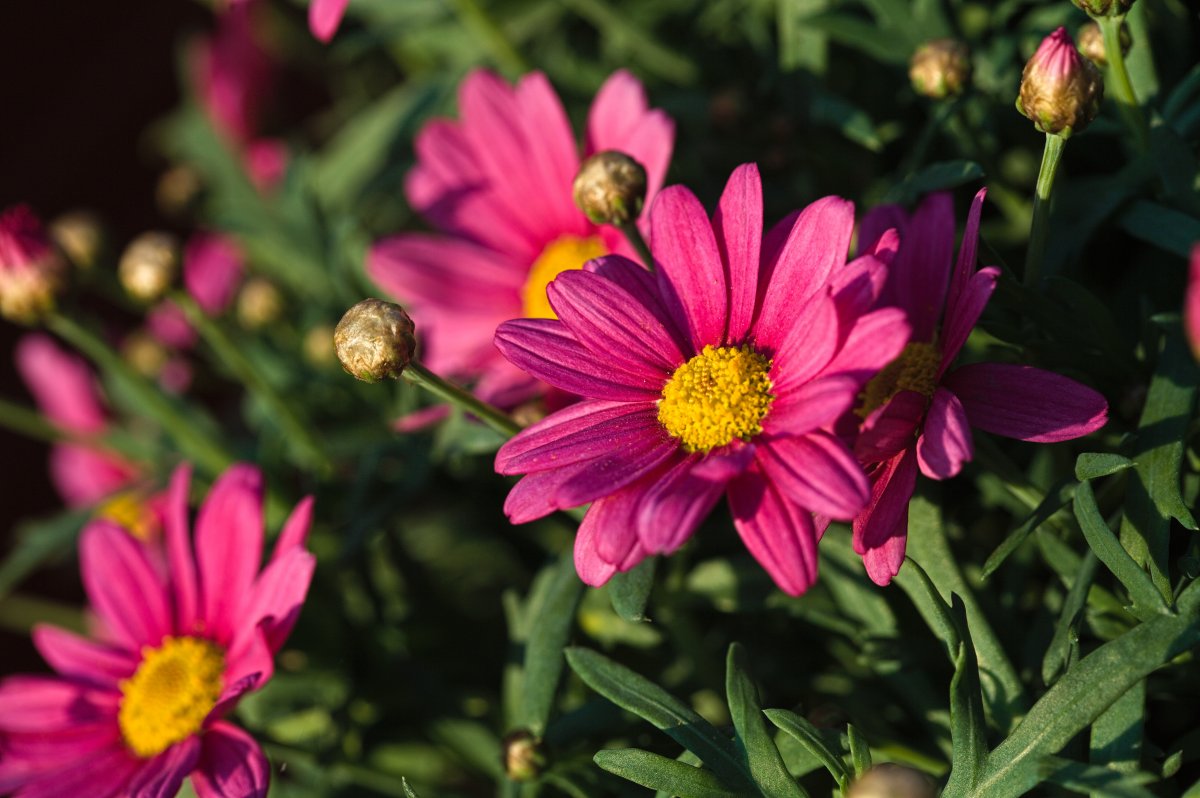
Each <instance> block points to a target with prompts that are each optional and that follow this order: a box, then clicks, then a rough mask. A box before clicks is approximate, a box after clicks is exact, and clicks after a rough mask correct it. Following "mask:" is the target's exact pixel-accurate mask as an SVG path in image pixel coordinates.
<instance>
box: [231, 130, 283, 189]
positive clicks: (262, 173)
mask: <svg viewBox="0 0 1200 798" xmlns="http://www.w3.org/2000/svg"><path fill="white" fill-rule="evenodd" d="M291 158H292V154H291V151H290V150H289V149H288V145H287V142H286V141H283V140H282V139H271V138H257V139H254V140H253V141H251V142H249V143H248V144H247V145H246V153H245V155H244V156H243V157H242V167H243V168H244V169H245V170H246V176H247V177H249V178H250V182H251V183H253V184H254V187H255V188H256V189H258V192H259V193H260V194H270V193H271V192H273V191H275V189H277V188H279V186H280V185H281V184H282V183H283V179H284V178H285V177H287V170H288V164H289V163H290V162H291Z"/></svg>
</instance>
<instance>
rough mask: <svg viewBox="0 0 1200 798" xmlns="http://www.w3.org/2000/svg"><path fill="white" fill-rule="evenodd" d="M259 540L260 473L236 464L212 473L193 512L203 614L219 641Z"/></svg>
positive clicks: (256, 560) (240, 597)
mask: <svg viewBox="0 0 1200 798" xmlns="http://www.w3.org/2000/svg"><path fill="white" fill-rule="evenodd" d="M262 544H263V480H262V473H261V472H260V471H259V470H258V469H257V468H255V467H254V466H251V465H247V464H244V463H239V464H237V465H233V466H231V467H229V468H228V469H226V470H225V473H223V474H221V476H220V477H218V478H217V481H216V482H215V483H214V484H213V486H212V489H211V490H210V491H209V493H208V498H206V499H205V500H204V504H203V505H202V506H201V507H200V513H199V514H198V515H197V516H196V565H197V567H198V568H197V570H198V574H199V577H200V592H201V607H202V617H203V618H204V620H205V621H206V624H207V628H208V629H209V630H210V633H211V634H212V635H213V636H214V637H215V639H216V640H217V641H218V642H221V643H224V644H227V643H228V642H229V640H230V639H231V638H232V635H233V631H234V629H235V625H236V622H237V617H236V613H237V610H238V608H239V607H241V606H242V602H243V601H245V598H246V594H247V593H249V592H250V586H251V585H252V584H253V583H254V577H255V576H256V575H257V574H258V569H259V566H260V565H261V563H262Z"/></svg>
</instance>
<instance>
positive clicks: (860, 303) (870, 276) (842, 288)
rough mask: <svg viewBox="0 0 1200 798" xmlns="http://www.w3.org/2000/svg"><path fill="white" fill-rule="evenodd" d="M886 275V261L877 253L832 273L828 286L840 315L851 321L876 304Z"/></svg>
mask: <svg viewBox="0 0 1200 798" xmlns="http://www.w3.org/2000/svg"><path fill="white" fill-rule="evenodd" d="M888 233H889V234H894V233H895V231H894V230H889V231H888ZM885 238H886V239H887V241H895V240H897V239H895V238H894V236H892V235H889V236H885ZM887 241H885V240H881V241H880V243H881V245H882V244H886V243H887ZM884 254H887V253H884ZM887 274H888V266H887V262H886V261H884V260H881V259H880V258H879V257H877V256H876V255H863V256H861V257H858V258H855V259H854V260H852V261H850V262H849V263H847V264H846V268H844V269H842V270H840V271H838V272H835V273H834V275H833V279H832V282H831V287H832V289H833V298H834V302H835V303H836V304H837V306H838V316H839V318H842V319H844V320H846V321H847V322H851V321H852V320H853V319H857V318H858V317H859V316H862V315H863V314H865V313H867V312H868V311H870V310H871V309H872V308H874V307H876V306H878V305H879V298H880V296H882V294H883V289H884V285H885V284H886V282H887ZM847 326H850V325H847Z"/></svg>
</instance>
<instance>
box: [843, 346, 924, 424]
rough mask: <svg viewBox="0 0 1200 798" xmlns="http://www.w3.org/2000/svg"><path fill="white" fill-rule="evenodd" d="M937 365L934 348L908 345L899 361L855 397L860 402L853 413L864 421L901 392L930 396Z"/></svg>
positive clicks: (872, 380)
mask: <svg viewBox="0 0 1200 798" xmlns="http://www.w3.org/2000/svg"><path fill="white" fill-rule="evenodd" d="M941 363H942V353H941V351H940V350H939V349H938V348H937V346H935V345H934V344H923V343H913V344H909V345H908V346H906V347H904V351H902V352H901V353H900V357H898V358H896V359H895V360H893V361H892V362H891V363H888V364H887V365H886V366H884V368H883V371H881V372H879V373H878V374H876V375H875V376H874V377H872V378H871V381H870V382H868V383H867V387H866V388H865V389H864V390H863V392H862V393H861V394H860V395H859V396H860V397H861V398H862V400H863V402H862V406H860V407H859V408H858V409H857V410H855V411H854V412H855V413H857V414H858V415H859V416H861V417H862V418H866V417H867V416H869V415H871V414H872V413H874V412H875V411H876V410H878V409H879V408H881V407H883V406H884V405H885V404H887V402H888V401H889V400H890V399H891V398H892V397H893V396H895V395H896V394H898V393H900V392H901V391H916V392H917V393H919V394H921V395H922V396H925V397H929V396H933V392H934V391H935V390H937V372H938V366H940V365H941Z"/></svg>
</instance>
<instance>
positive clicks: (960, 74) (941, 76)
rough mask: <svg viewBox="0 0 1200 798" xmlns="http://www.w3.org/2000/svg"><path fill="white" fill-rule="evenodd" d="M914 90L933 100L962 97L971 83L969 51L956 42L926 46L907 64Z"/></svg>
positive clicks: (936, 41)
mask: <svg viewBox="0 0 1200 798" xmlns="http://www.w3.org/2000/svg"><path fill="white" fill-rule="evenodd" d="M908 78H909V80H911V81H912V85H913V90H915V91H916V92H917V94H920V95H922V96H924V97H929V98H930V99H933V100H943V99H945V98H947V97H953V96H955V95H957V94H961V93H962V91H963V89H965V88H966V87H967V83H968V82H970V80H971V51H970V50H968V49H967V46H966V45H965V44H963V43H962V42H960V41H958V40H957V39H934V40H933V41H929V42H925V44H922V45H921V46H920V47H918V48H917V51H916V52H915V53H913V57H912V59H911V60H910V61H909V62H908Z"/></svg>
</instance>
